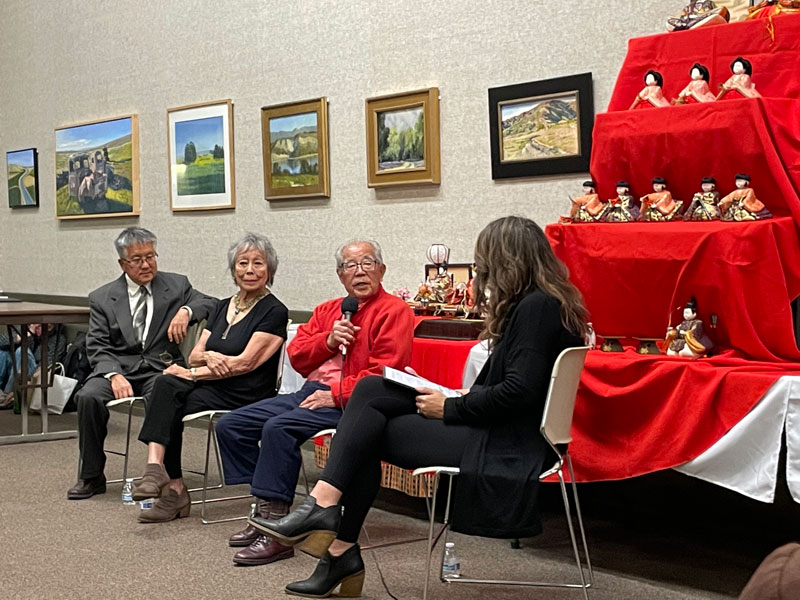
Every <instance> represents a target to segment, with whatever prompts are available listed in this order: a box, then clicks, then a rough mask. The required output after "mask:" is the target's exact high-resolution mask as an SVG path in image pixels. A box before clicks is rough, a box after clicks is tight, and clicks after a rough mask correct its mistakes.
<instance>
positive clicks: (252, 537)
mask: <svg viewBox="0 0 800 600" xmlns="http://www.w3.org/2000/svg"><path fill="white" fill-rule="evenodd" d="M259 537H261V532H260V531H259V530H258V529H256V528H255V527H253V526H252V525H248V526H247V527H245V528H244V529H242V530H241V531H237V532H236V533H234V534H233V535H232V536H231V537H229V538H228V546H230V547H232V548H238V547H241V546H249V545H250V544H252V543H253V542H255V541H256V540H257V539H258V538H259Z"/></svg>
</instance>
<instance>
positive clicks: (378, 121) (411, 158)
mask: <svg viewBox="0 0 800 600" xmlns="http://www.w3.org/2000/svg"><path fill="white" fill-rule="evenodd" d="M366 110H367V185H368V186H369V187H381V186H390V185H408V184H422V183H433V184H438V183H439V182H440V180H441V178H440V161H439V88H429V89H427V90H419V91H416V92H407V93H403V94H393V95H391V96H381V97H378V98H369V99H368V100H367V101H366Z"/></svg>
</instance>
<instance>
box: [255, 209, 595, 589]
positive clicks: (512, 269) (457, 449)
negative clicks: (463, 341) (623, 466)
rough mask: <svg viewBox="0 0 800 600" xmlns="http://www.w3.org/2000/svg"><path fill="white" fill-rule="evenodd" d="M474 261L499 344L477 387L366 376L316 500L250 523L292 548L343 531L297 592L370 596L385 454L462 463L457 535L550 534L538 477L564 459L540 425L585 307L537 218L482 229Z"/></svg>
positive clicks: (394, 458)
mask: <svg viewBox="0 0 800 600" xmlns="http://www.w3.org/2000/svg"><path fill="white" fill-rule="evenodd" d="M475 262H476V266H477V268H476V275H475V283H474V288H475V298H476V299H477V302H478V303H479V305H480V306H479V307H480V308H481V309H482V311H483V312H484V314H485V316H486V319H485V325H484V331H483V337H484V338H485V339H487V340H488V341H489V344H490V348H491V355H490V357H489V360H488V362H487V363H486V365H485V366H484V368H483V370H482V371H481V373H480V375H479V376H478V379H477V381H476V383H475V385H474V386H473V387H472V388H471V389H469V390H462V392H463V394H464V395H462V396H460V397H454V398H446V397H445V396H444V395H442V394H441V393H439V392H435V391H431V390H428V389H418V390H417V393H416V394H415V393H414V391H412V390H407V389H406V388H402V387H399V386H397V385H395V384H392V383H390V382H386V381H384V380H383V379H381V378H379V377H368V378H366V379H364V380H363V381H362V382H361V383H359V384H358V386H357V387H356V389H355V391H354V392H353V395H352V396H351V398H350V403H349V404H348V406H347V410H345V412H344V415H343V416H342V419H341V421H340V422H339V426H338V430H337V434H336V435H335V436H334V438H333V442H332V444H331V452H330V458H329V460H328V463H327V465H326V467H325V470H324V471H323V473H322V477H321V478H320V481H319V482H318V483H317V485H316V486H315V487H314V490H313V491H312V492H311V496H310V497H309V498H307V499H306V501H305V502H304V503H303V504H302V505H301V506H300V507H298V508H297V509H296V510H295V511H293V512H291V513H289V514H288V515H287V516H285V517H283V518H282V519H279V520H271V521H270V520H267V519H263V518H261V517H253V518H252V519H251V524H252V525H254V526H255V527H257V528H258V529H260V530H261V531H263V532H264V533H266V534H268V535H271V536H274V537H275V538H277V539H278V540H279V541H280V542H281V543H283V544H294V543H297V542H300V541H301V540H304V539H306V538H308V537H309V536H312V535H313V536H314V537H315V538H316V539H315V540H314V541H316V542H323V543H322V547H324V538H325V535H326V534H327V535H328V539H330V533H331V532H333V533H336V539H335V540H333V542H332V543H331V544H330V547H329V548H328V550H327V552H326V553H325V554H324V556H323V557H322V559H321V560H320V561H319V563H318V565H317V568H316V570H315V571H314V573H313V574H312V575H311V577H310V578H308V579H306V580H304V581H298V582H294V583H290V584H289V585H288V586H286V590H287V592H289V593H291V594H294V595H298V596H307V597H314V598H319V597H327V596H329V595H330V594H331V593H332V592H333V591H334V589H336V587H337V586H339V585H340V584H341V590H340V595H342V596H357V595H359V594H360V591H361V586H362V585H363V580H364V563H363V561H362V560H361V555H360V551H359V547H358V544H357V543H356V542H357V539H358V533H359V529H360V528H361V524H362V523H363V521H364V518H365V517H366V515H367V511H368V510H369V507H370V505H371V504H372V501H373V499H374V498H375V495H376V493H377V491H378V487H379V484H380V474H381V467H380V462H381V460H385V461H388V462H390V463H392V464H395V465H398V466H400V467H404V468H407V469H412V468H416V467H421V466H428V465H444V466H457V467H460V468H461V476H460V477H459V481H458V487H457V490H456V497H457V499H458V501H456V503H455V506H456V507H457V508H458V512H454V513H453V515H452V526H453V529H454V530H455V531H461V532H463V533H468V534H474V535H482V536H490V537H528V536H532V535H536V534H537V533H539V532H540V531H541V523H540V521H539V516H538V512H537V509H536V505H537V494H538V486H539V474H540V473H541V472H542V471H543V469H544V468H545V466H547V465H546V462H547V461H548V460H550V459H551V458H555V457H554V456H548V452H550V451H549V450H548V448H547V445H546V442H545V441H544V439H543V438H542V437H541V436H540V435H539V434H538V430H539V423H540V421H541V418H542V411H543V409H544V402H545V398H546V395H547V389H548V385H549V380H550V373H551V371H552V368H553V364H554V362H555V359H556V357H557V356H558V354H559V353H560V352H561V351H562V350H564V349H565V348H568V347H571V346H580V345H582V343H583V341H582V338H583V336H584V335H586V334H587V331H588V328H587V325H586V316H587V315H586V309H585V307H584V304H583V301H582V298H581V296H580V293H579V292H578V290H577V289H576V288H575V287H574V286H573V285H572V284H571V283H570V282H569V281H568V280H567V269H566V267H565V266H564V265H563V264H562V263H561V262H560V261H559V260H558V259H557V258H556V257H555V256H554V254H553V252H552V250H551V249H550V245H549V244H548V242H547V239H546V238H545V236H544V233H543V232H542V230H541V229H540V228H539V226H538V225H536V223H534V222H533V221H531V220H530V219H525V218H522V217H505V218H502V219H498V220H496V221H493V222H492V223H490V224H489V225H488V226H487V227H486V228H485V229H484V230H483V231H482V232H481V233H480V235H479V236H478V241H477V243H476V245H475ZM409 440H413V443H409ZM342 506H343V507H344V509H345V510H344V514H343V515H342V510H341V507H342ZM310 542H311V541H309V546H311V545H312V544H311V543H310ZM317 545H318V546H319V544H317ZM320 549H321V548H320Z"/></svg>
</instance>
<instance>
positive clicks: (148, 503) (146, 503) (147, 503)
mask: <svg viewBox="0 0 800 600" xmlns="http://www.w3.org/2000/svg"><path fill="white" fill-rule="evenodd" d="M153 504H154V502H153V499H152V498H148V499H147V500H139V508H141V509H142V510H148V509H150V508H153Z"/></svg>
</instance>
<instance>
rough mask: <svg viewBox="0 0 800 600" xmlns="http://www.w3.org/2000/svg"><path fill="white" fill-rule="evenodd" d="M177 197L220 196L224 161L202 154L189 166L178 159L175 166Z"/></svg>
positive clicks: (222, 186)
mask: <svg viewBox="0 0 800 600" xmlns="http://www.w3.org/2000/svg"><path fill="white" fill-rule="evenodd" d="M175 172H176V174H177V176H178V177H177V179H178V195H179V196H193V195H195V194H222V193H224V192H225V159H224V158H214V157H213V155H211V154H203V155H201V156H198V157H197V158H195V160H194V161H193V162H191V163H189V164H187V163H185V162H184V160H183V159H178V164H177V165H176V166H175Z"/></svg>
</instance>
